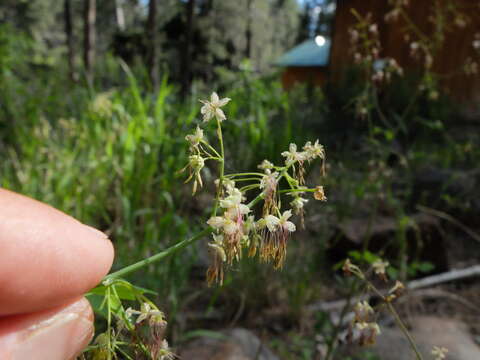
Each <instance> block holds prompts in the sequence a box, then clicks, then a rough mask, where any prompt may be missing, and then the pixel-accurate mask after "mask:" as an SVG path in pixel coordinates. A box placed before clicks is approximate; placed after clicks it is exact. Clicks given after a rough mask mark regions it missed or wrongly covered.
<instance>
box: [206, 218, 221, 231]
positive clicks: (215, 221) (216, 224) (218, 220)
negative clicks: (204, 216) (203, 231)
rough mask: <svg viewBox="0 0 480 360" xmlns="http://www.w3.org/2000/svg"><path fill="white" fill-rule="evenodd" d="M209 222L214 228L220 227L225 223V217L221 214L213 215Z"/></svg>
mask: <svg viewBox="0 0 480 360" xmlns="http://www.w3.org/2000/svg"><path fill="white" fill-rule="evenodd" d="M207 224H208V225H210V226H211V227H213V228H214V229H220V228H221V227H222V226H223V225H224V224H225V218H223V217H221V216H213V217H211V218H210V219H208V221H207Z"/></svg>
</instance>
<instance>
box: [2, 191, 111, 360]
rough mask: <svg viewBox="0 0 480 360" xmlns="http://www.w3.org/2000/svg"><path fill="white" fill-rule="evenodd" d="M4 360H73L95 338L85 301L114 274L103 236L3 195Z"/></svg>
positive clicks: (40, 206) (29, 201)
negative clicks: (92, 291) (109, 274)
mask: <svg viewBox="0 0 480 360" xmlns="http://www.w3.org/2000/svg"><path fill="white" fill-rule="evenodd" d="M0 209H1V210H0V359H4V360H67V359H72V358H74V357H75V355H77V354H78V353H79V352H81V350H82V349H83V348H84V347H85V346H86V345H87V344H88V343H89V341H90V340H91V338H92V336H93V331H94V329H93V312H92V309H91V307H90V305H89V303H88V301H87V300H86V299H85V298H84V297H83V296H82V295H83V294H85V293H86V292H87V291H88V290H89V289H91V288H92V287H94V286H95V285H97V284H98V283H99V282H100V281H101V279H102V278H103V277H104V276H105V275H106V274H107V272H108V270H109V269H110V266H111V265H112V261H113V246H112V244H111V242H110V241H109V240H108V239H107V237H106V235H105V234H103V233H102V232H100V231H98V230H95V229H93V228H91V227H88V226H86V225H83V224H81V223H80V222H78V221H77V220H75V219H73V218H72V217H70V216H68V215H65V214H64V213H62V212H60V211H58V210H56V209H54V208H52V207H50V206H48V205H45V204H43V203H40V202H38V201H35V200H32V199H29V198H27V197H25V196H22V195H18V194H15V193H13V192H10V191H7V190H4V189H0Z"/></svg>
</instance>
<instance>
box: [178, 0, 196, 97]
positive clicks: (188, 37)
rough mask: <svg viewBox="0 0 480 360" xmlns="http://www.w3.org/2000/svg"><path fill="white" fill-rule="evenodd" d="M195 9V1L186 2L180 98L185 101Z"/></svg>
mask: <svg viewBox="0 0 480 360" xmlns="http://www.w3.org/2000/svg"><path fill="white" fill-rule="evenodd" d="M194 8H195V0H188V3H187V8H186V12H187V24H186V30H185V40H184V44H183V54H182V94H181V95H182V98H183V99H185V98H186V96H187V94H188V93H189V92H190V76H191V67H192V59H191V44H192V37H193V26H194V20H195V18H194V16H193V10H194Z"/></svg>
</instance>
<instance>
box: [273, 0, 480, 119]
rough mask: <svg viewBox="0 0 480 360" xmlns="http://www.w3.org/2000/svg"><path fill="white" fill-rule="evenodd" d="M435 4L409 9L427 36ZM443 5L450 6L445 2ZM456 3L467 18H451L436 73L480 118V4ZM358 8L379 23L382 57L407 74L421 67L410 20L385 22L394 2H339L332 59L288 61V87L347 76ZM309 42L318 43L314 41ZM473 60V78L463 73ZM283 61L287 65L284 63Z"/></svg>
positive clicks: (431, 0)
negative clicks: (409, 37) (479, 45)
mask: <svg viewBox="0 0 480 360" xmlns="http://www.w3.org/2000/svg"><path fill="white" fill-rule="evenodd" d="M435 3H437V2H436V1H435V0H421V1H413V0H410V5H409V6H408V7H407V8H406V10H407V13H408V15H409V16H410V18H411V19H412V21H413V23H414V24H415V25H416V26H418V28H419V29H421V30H422V32H424V33H426V34H433V32H434V26H435V25H434V24H432V22H431V21H430V20H429V18H430V16H431V15H432V7H433V6H434V4H435ZM439 3H440V4H443V5H444V4H446V2H444V1H440V2H439ZM455 3H456V4H457V5H460V6H461V7H464V13H466V15H467V18H466V20H467V21H465V24H461V23H460V20H461V19H453V18H451V19H446V20H447V22H448V23H449V26H450V27H451V29H450V30H449V31H448V32H447V34H446V38H445V41H444V46H443V48H442V49H441V50H440V52H439V53H438V54H437V56H436V57H435V61H434V63H433V69H434V71H435V73H438V74H441V75H442V80H441V81H442V82H441V85H442V88H443V90H444V91H445V92H447V93H448V94H449V95H450V96H451V97H452V98H453V99H455V100H456V101H458V103H460V104H461V105H462V108H463V109H464V110H465V113H466V114H467V115H469V117H477V118H480V49H475V48H474V46H473V44H474V42H475V41H476V40H475V34H479V36H480V4H479V3H478V1H472V0H455ZM352 8H353V9H355V10H356V11H357V12H358V13H359V14H361V15H362V16H364V15H367V14H369V13H370V14H371V17H372V21H373V22H375V23H376V24H377V26H378V31H379V34H380V40H381V46H382V48H381V51H380V56H381V57H384V58H386V57H391V58H394V59H395V60H396V61H397V62H398V63H399V64H400V65H401V66H402V67H403V68H404V69H405V71H406V72H408V71H409V70H414V69H415V68H417V67H418V66H419V65H418V62H416V61H415V60H413V59H412V57H411V55H410V43H409V42H407V41H405V32H404V29H405V26H406V24H405V23H404V22H402V20H401V18H399V19H398V20H396V21H386V20H385V16H386V15H387V14H388V13H389V12H390V11H391V10H392V6H391V5H389V1H387V0H337V5H336V11H335V17H334V21H333V23H332V29H331V33H332V36H331V44H330V42H329V46H328V48H325V49H324V50H328V57H327V59H325V58H322V62H321V64H319V65H311V66H305V67H302V66H299V65H298V63H299V62H301V60H302V56H300V55H301V53H300V54H298V53H297V55H298V56H297V57H296V59H295V62H292V63H288V62H285V64H286V65H284V66H285V67H286V69H285V71H284V73H283V76H282V81H283V84H284V87H285V88H286V89H288V88H290V87H291V86H292V84H294V83H296V82H302V81H313V83H314V84H316V85H320V86H321V85H322V84H323V83H324V82H325V81H327V80H328V81H333V82H336V81H338V80H339V79H341V77H342V75H343V74H344V73H345V70H346V69H347V68H348V67H349V66H351V65H352V63H353V54H352V53H351V50H350V49H351V46H350V44H351V42H350V33H349V29H350V28H352V26H353V25H354V24H356V23H357V20H356V18H355V16H354V15H353V14H352V11H351V9H352ZM462 25H464V26H462ZM309 42H310V44H312V43H314V40H313V39H312V40H309ZM297 48H298V47H296V48H294V49H292V50H291V52H293V50H295V49H297ZM291 52H288V53H287V54H285V55H288V54H290V53H291ZM324 52H327V51H324ZM285 55H284V56H285ZM467 58H471V59H473V60H474V61H476V62H477V64H478V70H479V73H477V74H476V75H469V76H467V75H465V74H463V73H462V69H463V66H464V62H465V60H466V59H467ZM311 63H312V64H313V63H314V61H311ZM279 65H282V64H281V62H279Z"/></svg>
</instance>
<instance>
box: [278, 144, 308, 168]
mask: <svg viewBox="0 0 480 360" xmlns="http://www.w3.org/2000/svg"><path fill="white" fill-rule="evenodd" d="M282 156H283V157H286V159H285V165H287V166H290V165H292V164H293V163H294V162H296V161H304V160H305V159H306V154H305V153H304V152H298V151H297V145H296V144H290V146H289V147H288V151H284V152H282Z"/></svg>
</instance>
